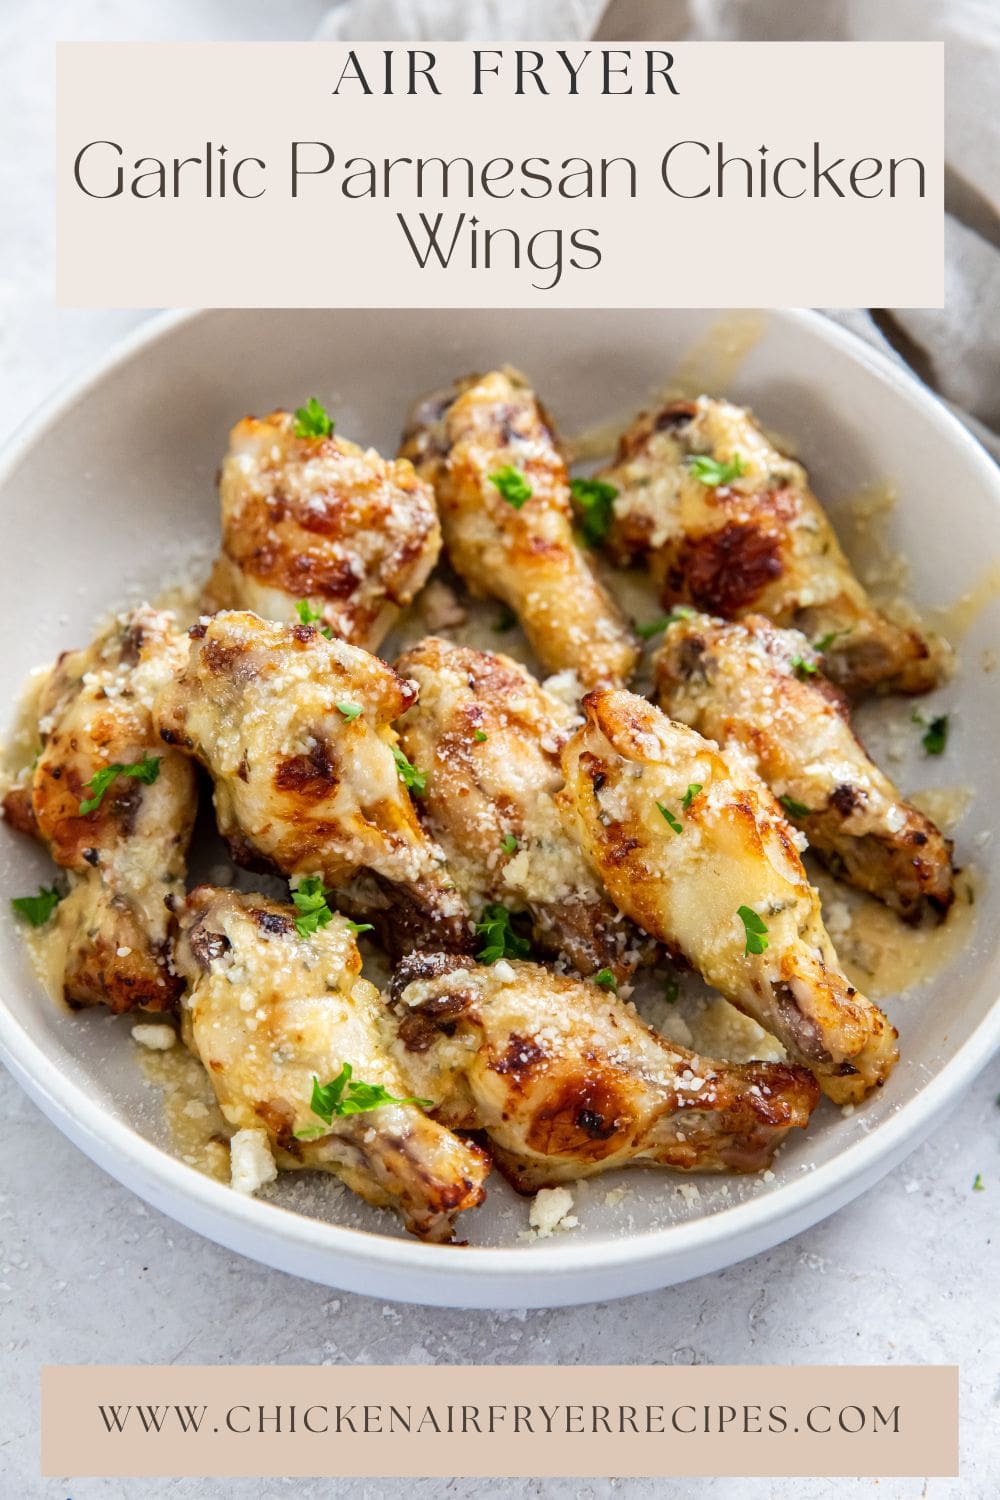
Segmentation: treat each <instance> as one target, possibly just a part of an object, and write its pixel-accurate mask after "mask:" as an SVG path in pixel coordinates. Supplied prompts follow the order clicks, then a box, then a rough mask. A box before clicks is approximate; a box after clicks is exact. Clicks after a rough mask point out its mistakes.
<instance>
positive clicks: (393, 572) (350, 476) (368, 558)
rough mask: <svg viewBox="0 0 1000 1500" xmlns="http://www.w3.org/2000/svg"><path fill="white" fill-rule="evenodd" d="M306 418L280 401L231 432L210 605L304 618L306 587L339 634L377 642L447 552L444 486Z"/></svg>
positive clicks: (372, 645) (367, 644) (369, 644)
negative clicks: (437, 492)
mask: <svg viewBox="0 0 1000 1500" xmlns="http://www.w3.org/2000/svg"><path fill="white" fill-rule="evenodd" d="M295 426H296V422H295V418H294V417H293V416H292V414H291V413H290V412H287V411H275V412H272V413H271V415H270V416H269V417H265V418H263V420H259V419H258V418H256V417H244V419H243V421H242V422H238V423H237V424H236V426H235V427H234V428H233V430H232V433H231V434H230V439H229V452H228V453H227V454H226V457H225V459H224V461H223V464H222V472H221V477H220V483H219V490H220V496H221V500H222V556H221V557H220V559H219V561H218V563H217V564H216V567H215V571H214V572H213V574H212V576H211V578H210V580H209V583H208V586H207V589H206V593H205V599H204V603H205V607H206V608H207V609H208V610H210V611H214V610H218V609H252V610H255V611H256V612H257V613H258V614H260V615H263V616H264V617H265V618H266V619H268V620H281V621H288V622H294V620H295V619H296V606H297V604H299V602H300V601H302V600H303V599H306V600H308V601H309V603H310V604H311V606H312V608H313V609H314V610H316V611H317V613H318V614H319V615H320V616H321V617H322V619H321V623H322V624H324V625H326V626H327V627H328V628H329V629H330V630H332V631H333V633H334V635H336V636H340V637H341V639H342V640H345V641H350V642H351V643H352V644H353V645H355V646H364V648H365V649H366V650H367V651H374V650H376V649H377V647H378V646H379V644H380V642H381V641H382V639H383V637H384V636H385V635H386V634H387V633H388V631H389V630H390V629H391V628H392V625H393V623H394V621H395V619H396V616H397V615H398V614H399V611H400V609H401V608H402V607H403V606H404V605H406V604H409V603H410V601H411V599H413V597H414V596H415V595H416V593H417V592H418V591H419V590H420V589H421V588H422V587H423V585H424V583H425V582H426V580H427V577H428V575H429V574H430V571H431V569H432V568H433V566H434V564H435V562H436V561H437V557H438V553H439V552H440V550H441V531H440V527H439V526H438V520H437V512H436V511H435V508H434V496H433V493H432V491H431V488H430V486H429V485H428V484H426V483H425V482H424V481H423V480H422V479H419V478H418V477H417V475H416V474H415V473H414V471H413V467H412V465H411V464H409V463H408V462H407V461H406V460H405V459H397V460H395V461H388V460H386V459H384V458H381V457H380V456H379V454H378V453H376V452H375V450H374V449H372V448H369V449H367V450H365V449H363V448H359V447H358V446H357V444H356V443H350V442H348V441H347V440H346V439H345V438H341V437H335V436H333V435H332V434H331V435H330V436H329V437H296V435H295Z"/></svg>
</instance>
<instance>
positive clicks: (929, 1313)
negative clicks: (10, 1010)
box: [0, 0, 1000, 1500]
mask: <svg viewBox="0 0 1000 1500" xmlns="http://www.w3.org/2000/svg"><path fill="white" fill-rule="evenodd" d="M323 8H324V7H323V5H322V3H319V0H302V3H298V4H286V5H282V6H276V5H273V4H271V3H269V0H238V3H237V0H233V3H231V4H229V5H222V4H219V3H213V0H170V3H169V4H167V3H166V0H159V3H154V4H153V5H150V6H144V7H141V8H140V7H138V6H135V5H134V4H128V3H127V0H75V3H73V0H38V3H31V4H18V5H15V4H13V3H11V0H7V3H6V4H4V5H3V6H2V7H0V97H2V98H3V100H4V109H3V117H2V124H0V130H2V133H3V150H2V151H0V201H2V202H3V205H4V211H3V215H2V218H0V235H2V241H3V243H2V253H0V414H2V416H0V428H2V429H3V430H4V435H6V431H8V430H11V429H12V428H13V427H14V426H16V424H17V423H18V421H19V420H20V419H21V418H22V417H23V416H25V415H26V414H27V413H28V412H29V411H31V410H32V409H33V408H34V407H35V406H36V405H37V403H38V402H39V401H41V400H42V399H43V398H44V397H45V396H46V395H47V394H48V393H49V392H50V391H51V389H52V388H53V387H54V386H55V385H56V384H57V383H58V382H59V381H60V380H62V379H63V378H65V377H66V376H67V375H69V374H71V373H72V372H74V371H75V370H76V369H78V368H79V367H81V365H83V364H84V363H86V361H87V360H88V359H90V358H91V357H92V356H93V355H94V354H96V353H97V352H99V351H100V350H102V349H104V348H105V347H106V346H107V345H108V344H109V343H110V342H111V341H112V340H113V339H114V338H116V337H117V336H118V335H119V334H120V333H121V332H123V331H124V330H125V329H127V328H128V327H130V326H132V325H133V324H134V323H135V322H136V321H137V320H138V317H139V315H138V314H132V313H97V312H94V313H81V312H76V313H73V312H64V313H57V312H56V310H55V308H54V306H53V303H52V247H51V235H52V224H51V217H52V214H51V176H50V172H51V160H52V118H53V117H52V100H51V84H52V58H51V41H52V39H53V38H56V37H65V38H70V37H81V38H82V37H97V38H117V39H126V38H136V39H139V38H143V39H144V38H156V37H163V38H182V37H192V38H195V37H199V36H204V37H223V36H232V37H241V36H242V37H253V36H281V35H286V36H289V37H292V36H304V35H308V34H309V32H310V31H311V30H312V28H313V26H314V25H315V22H316V20H317V19H318V17H319V15H320V14H321V13H322V10H323ZM998 1093H1000V1060H994V1061H993V1063H992V1064H991V1065H990V1066H989V1067H987V1069H986V1070H985V1072H984V1073H983V1074H982V1076H981V1077H980V1079H979V1081H978V1082H977V1084H976V1085H975V1087H974V1088H973V1089H972V1090H971V1091H970V1093H969V1096H968V1097H967V1098H966V1099H964V1100H963V1101H962V1103H961V1104H960V1106H959V1108H958V1109H957V1110H956V1111H955V1113H954V1114H953V1115H952V1116H951V1118H950V1119H949V1120H948V1121H947V1122H946V1123H945V1124H944V1125H943V1126H942V1127H941V1128H940V1129H939V1131H938V1132H937V1134H936V1136H935V1137H934V1138H933V1139H932V1140H931V1141H930V1142H929V1143H928V1144H927V1145H925V1146H923V1147H922V1148H921V1149H920V1150H918V1151H917V1152H916V1153H915V1154H914V1155H913V1156H911V1157H910V1159H909V1160H908V1161H907V1162H905V1163H904V1165H903V1166H902V1167H901V1168H900V1169H899V1170H898V1171H897V1172H896V1173H895V1174H894V1175H893V1176H892V1177H890V1178H889V1179H888V1180H887V1181H886V1182H884V1183H883V1184H882V1185H881V1186H879V1187H877V1188H876V1189H874V1190H873V1191H872V1192H870V1193H868V1194H867V1196H866V1197H864V1198H863V1199H862V1200H861V1201H859V1202H857V1203H855V1204H853V1205H852V1206H850V1207H848V1208H847V1209H845V1210H843V1211H842V1212H841V1213H839V1214H838V1215H837V1216H836V1217H835V1218H833V1219H832V1220H830V1221H828V1222H827V1223H825V1224H821V1225H819V1226H818V1227H816V1228H815V1229H812V1230H810V1231H809V1232H808V1233H806V1234H804V1235H801V1236H800V1237H799V1238H798V1239H796V1240H793V1241H791V1242H789V1243H787V1244H785V1245H783V1246H780V1247H779V1248H778V1249H776V1250H774V1251H772V1252H771V1253H770V1254H768V1255H765V1256H762V1257H760V1258H758V1259H756V1260H753V1261H749V1262H747V1263H745V1264H743V1265H740V1266H737V1267H734V1268H733V1269H731V1270H729V1271H727V1272H724V1273H721V1274H718V1275H715V1276H711V1277H706V1278H704V1279H702V1280H700V1281H695V1282H691V1283H689V1284H687V1285H686V1286H681V1287H675V1288H673V1289H670V1290H668V1291H664V1292H660V1293H654V1294H651V1295H649V1296H644V1297H639V1298H633V1299H630V1300H628V1301H625V1302H618V1303H611V1304H607V1305H601V1306H596V1307H588V1308H582V1309H572V1308H570V1309H563V1310H557V1311H553V1312H527V1313H516V1312H515V1313H500V1314H490V1313H482V1312H446V1311H439V1310H434V1309H424V1308H415V1307H401V1306H390V1305H388V1304H383V1303H380V1302H374V1301H371V1300H368V1299H365V1298H359V1297H352V1296H348V1295H346V1294H337V1293H334V1292H331V1291H329V1290H326V1289H324V1288H321V1287H317V1286H313V1285H310V1284H308V1283H305V1282H299V1281H296V1280H293V1279H292V1278H289V1277H286V1276H284V1275H281V1274H280V1273H278V1272H274V1271H270V1270H267V1269H265V1268H262V1267H259V1266H256V1265H253V1264H251V1263H250V1262H248V1261H245V1260H242V1259H240V1258H239V1257H238V1256H235V1255H233V1254H231V1253H230V1252H228V1251H225V1250H221V1249H218V1248H217V1247H216V1246H214V1245H211V1244H209V1243H207V1242H206V1241H204V1240H200V1239H198V1238H196V1237H195V1236H193V1235H192V1234H190V1233H188V1232H187V1231H186V1230H184V1229H181V1228H179V1227H178V1226H176V1225H174V1224H173V1223H171V1222H170V1221H168V1220H166V1219H164V1218H162V1217H160V1216H159V1215H158V1214H157V1213H155V1212H154V1211H153V1210H151V1209H148V1208H146V1207H145V1206H144V1205H143V1204H141V1203H140V1202H139V1201H138V1200H137V1199H135V1198H133V1197H132V1196H131V1195H130V1194H129V1193H127V1192H126V1191H125V1190H124V1189H123V1188H121V1187H119V1186H118V1185H117V1184H116V1183H115V1182H113V1181H112V1180H111V1179H110V1178H108V1177H105V1176H104V1175H103V1173H101V1172H100V1171H99V1170H98V1169H97V1168H96V1167H94V1166H92V1165H91V1163H90V1162H89V1161H87V1160H86V1158H84V1157H83V1156H82V1155H80V1154H79V1152H77V1151H76V1150H75V1149H74V1148H73V1147H72V1146H70V1145H69V1144H68V1142H67V1141H65V1140H64V1139H63V1138H62V1137H61V1136H60V1135H59V1134H58V1132H56V1131H55V1130H54V1129H53V1127H52V1126H50V1125H49V1124H48V1122H47V1121H46V1120H45V1119H43V1118H42V1116H41V1115H40V1114H39V1113H38V1112H37V1111H36V1110H35V1109H34V1107H33V1106H32V1105H31V1104H29V1103H28V1101H27V1100H26V1099H25V1098H24V1096H23V1095H22V1094H21V1093H20V1091H19V1089H18V1088H17V1087H16V1086H15V1085H14V1083H13V1082H12V1081H11V1080H10V1079H9V1078H8V1077H7V1076H6V1074H3V1073H0V1121H2V1125H0V1130H2V1139H3V1141H4V1142H5V1144H6V1150H5V1151H4V1152H3V1155H2V1158H0V1375H2V1380H3V1387H4V1400H3V1406H2V1414H0V1495H2V1496H3V1497H6V1496H12V1497H13V1496H17V1497H33V1496H36V1495H37V1496H45V1497H48V1496H52V1497H66V1496H72V1497H73V1500H90V1497H94V1500H97V1497H100V1500H136V1497H139V1496H142V1497H146V1496H157V1497H158V1496H168V1495H169V1496H177V1497H185V1500H187V1497H192V1500H193V1497H198V1500H207V1497H213V1500H214V1497H216V1496H220V1497H230V1496H232V1497H234V1500H235V1497H240V1500H242V1497H251V1496H252V1497H255V1500H257V1497H261V1496H265V1495H267V1496H270V1495H274V1496H280V1495H284V1494H293V1493H294V1494H295V1495H297V1496H301V1497H303V1500H312V1497H319V1496H327V1495H332V1494H337V1495H344V1496H352V1497H361V1496H365V1497H367V1496H372V1497H375V1496H381V1495H397V1494H398V1495H404V1494H405V1495H407V1496H409V1497H411V1500H425V1497H427V1500H429V1497H431V1496H439V1495H441V1494H442V1493H445V1494H448V1495H450V1496H451V1495H453V1496H456V1497H464V1496H473V1495H479V1494H483V1493H487V1492H490V1493H496V1494H501V1493H503V1494H509V1495H514V1494H518V1495H537V1494H544V1495H547V1496H553V1497H560V1500H562V1497H566V1500H569V1497H571V1496H572V1497H591V1496H595V1497H596V1496H605V1495H612V1494H614V1495H618V1494H622V1495H630V1496H636V1497H646V1496H652V1495H654V1494H655V1495H670V1496H676V1497H684V1500H688V1497H693V1500H709V1497H711V1500H723V1497H725V1500H732V1497H736V1500H772V1497H774V1500H783V1497H791V1496H793V1495H794V1496H795V1497H796V1500H821V1497H826V1496H828V1495H830V1494H834V1493H835V1494H836V1495H837V1496H843V1497H845V1500H855V1497H859V1500H860V1497H873V1500H874V1497H879V1500H916V1497H918V1496H930V1497H933V1500H945V1497H948V1500H986V1497H992V1496H995V1495H996V1493H997V1484H998V1482H1000V1480H998V1475H1000V1437H998V1425H1000V1343H998V1335H997V1322H996V1319H997V1308H998V1306H1000V1269H998V1256H997V1247H996V1244H995V1243H994V1241H995V1240H997V1239H998V1237H1000V1233H998V1232H1000V1219H998V1209H1000V1150H998V1147H1000V1109H998V1107H997V1096H998ZM977 1173H981V1174H982V1178H983V1182H984V1184H985V1191H982V1192H973V1190H972V1184H973V1181H974V1179H975V1177H976V1174H977ZM136 1360H142V1361H149V1362H163V1363H170V1362H185V1363H212V1362H216V1361H218V1362H226V1361H233V1362H240V1363H269V1362H276V1363H310V1362H335V1363H393V1362H398V1363H415V1364H422V1363H428V1362H434V1361H451V1362H463V1361H482V1362H496V1363H508V1362H509V1363H518V1362H524V1363H528V1362H532V1363H534V1362H538V1363H558V1362H574V1361H587V1362H591V1361H594V1362H605V1363H617V1362H628V1361H632V1360H637V1361H649V1362H652V1361H662V1362H668V1363H671V1362H672V1363H679V1364H684V1363H691V1362H708V1363H747V1362H748V1363H762V1364H765V1363H785V1362H791V1363H813V1362H815V1363H863V1362H871V1363H888V1364H891V1363H910V1362H912V1363H919V1362H923V1361H926V1362H942V1363H955V1362H957V1363H959V1364H960V1365H961V1367H962V1430H963V1441H962V1467H963V1477H962V1478H961V1479H960V1480H934V1479H931V1480H929V1481H926V1482H925V1481H924V1480H919V1479H918V1480H903V1481H894V1480H882V1481H881V1482H876V1481H860V1480H859V1481H851V1480H841V1481H829V1480H788V1481H784V1482H782V1481H772V1480H744V1481H741V1482H739V1484H738V1485H734V1482H733V1481H731V1480H718V1481H713V1480H703V1481H700V1482H699V1481H687V1480H683V1481H669V1480H666V1481H657V1482H655V1483H654V1482H641V1481H614V1480H600V1481H580V1480H565V1481H547V1482H532V1483H525V1484H520V1485H519V1484H515V1483H512V1482H511V1483H503V1484H500V1483H497V1484H494V1485H488V1484H486V1483H483V1482H480V1481H468V1482H463V1481H460V1480H455V1481H450V1482H442V1481H439V1480H426V1481H406V1482H398V1483H389V1482H385V1481H372V1482H369V1483H367V1484H366V1483H363V1482H360V1481H355V1482H350V1483H349V1482H337V1481H333V1480H329V1481H312V1482H310V1481H303V1480H288V1481H283V1482H282V1481H270V1482H267V1483H264V1482H261V1481H256V1480H247V1481H232V1482H229V1483H225V1484H223V1483H219V1482H206V1481H203V1480H162V1481H159V1482H156V1481H115V1480H74V1481H68V1480H51V1481H42V1480H40V1479H39V1478H38V1450H37V1415H38V1370H39V1366H40V1365H42V1364H44V1363H46V1362H57V1361H58V1362H81V1363H83V1362H91V1363H98V1362H107V1363H118V1362H120V1363H131V1362H134V1361H136Z"/></svg>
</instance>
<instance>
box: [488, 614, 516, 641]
mask: <svg viewBox="0 0 1000 1500" xmlns="http://www.w3.org/2000/svg"><path fill="white" fill-rule="evenodd" d="M516 624H517V615H516V614H515V613H514V611H513V610H512V609H506V608H505V609H504V610H503V611H502V613H501V614H499V615H498V616H497V622H496V624H495V625H494V626H493V629H494V630H495V631H496V633H497V635H506V633H507V631H508V630H513V629H514V626H515V625H516Z"/></svg>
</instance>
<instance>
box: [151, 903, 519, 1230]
mask: <svg viewBox="0 0 1000 1500" xmlns="http://www.w3.org/2000/svg"><path fill="white" fill-rule="evenodd" d="M177 964H178V967H179V969H180V971H181V973H182V974H183V975H184V977H185V978H186V979H187V981H188V984H189V986H190V991H189V993H188V995H187V996H186V997H185V1000H184V1009H183V1023H184V1032H185V1037H186V1039H187V1040H188V1043H189V1045H190V1046H191V1047H192V1049H193V1050H194V1051H195V1052H196V1053H197V1055H198V1056H199V1057H200V1058H201V1060H202V1062H203V1063H204V1065H205V1068H206V1070H207V1072H208V1076H209V1078H210V1079H211V1081H212V1086H213V1088H214V1090H215V1094H216V1097H217V1099H218V1101H219V1108H220V1109H221V1110H222V1113H223V1115H224V1116H225V1118H226V1119H227V1120H228V1122H229V1124H230V1125H235V1126H236V1127H237V1128H238V1129H241V1130H254V1129H256V1130H261V1129H263V1130H266V1131H267V1134H268V1137H269V1139H270V1141H271V1143H272V1145H273V1146H274V1147H275V1148H276V1150H277V1152H278V1162H279V1165H280V1166H283V1167H290V1168H294V1167H309V1168H314V1169H316V1170H319V1171H325V1172H334V1173H336V1175H337V1176H338V1177H341V1178H343V1180H344V1181H345V1182H346V1183H347V1185H348V1187H350V1188H351V1189H353V1191H354V1192H356V1193H357V1194H359V1196H360V1197H362V1198H364V1199H365V1200H366V1202H368V1203H373V1204H375V1205H376V1206H379V1207H382V1206H386V1207H391V1208H394V1209H396V1210H397V1211H398V1212H399V1213H400V1214H401V1215H402V1217H403V1219H404V1221H405V1223H406V1226H407V1228H408V1229H410V1230H411V1231H412V1232H413V1233H414V1234H417V1235H420V1236H421V1237H422V1238H424V1239H429V1240H437V1241H443V1240H449V1239H450V1238H451V1233H452V1223H453V1220H454V1217H455V1215H456V1214H457V1213H459V1212H461V1211H462V1210H463V1209H467V1208H475V1207H476V1205H477V1204H479V1203H481V1202H482V1200H483V1198H484V1196H485V1194H484V1192H483V1181H484V1180H485V1177H486V1174H487V1172H488V1171H489V1160H488V1158H487V1157H486V1155H485V1153H484V1152H483V1151H481V1150H480V1149H479V1148H478V1147H477V1146H474V1145H470V1144H467V1143H466V1142H464V1141H461V1140H459V1139H458V1137H457V1136H455V1135H453V1134H452V1133H451V1131H450V1130H448V1129H446V1128H445V1127H444V1126H443V1125H440V1124H438V1123H437V1122H436V1121H435V1120H432V1119H429V1118H428V1116H427V1115H426V1114H425V1113H424V1110H423V1108H422V1107H421V1105H420V1104H419V1103H417V1102H415V1101H414V1100H413V1099H411V1097H410V1095H411V1090H410V1088H409V1086H408V1084H407V1082H406V1080H405V1079H404V1078H403V1077H402V1075H401V1073H400V1071H399V1069H398V1067H397V1065H396V1064H395V1063H394V1062H393V1060H392V1057H391V1055H390V1052H389V1050H388V1049H389V1046H390V1044H391V1041H392V1037H391V1035H390V1028H389V1026H388V1021H389V1018H388V1016H387V1013H386V1009H385V1006H384V1004H383V1001H382V997H381V996H380V995H379V992H378V990H377V989H376V988H375V986H374V985H372V984H369V983H368V981H367V980H365V979H362V978H361V977H360V976H361V957H360V955H359V953H358V948H357V944H356V942H355V940H354V935H353V933H352V931H351V929H350V926H349V924H348V922H347V921H346V920H345V919H344V918H343V917H341V916H334V918H333V920H332V921H331V922H329V923H328V925H327V926H325V927H321V928H320V929H319V930H318V931H316V932H314V933H310V934H308V935H307V936H304V937H303V936H300V935H299V933H298V932H297V930H296V926H295V912H294V910H292V909H291V908H289V907H287V906H281V905H278V904H276V903H275V902H273V901H268V900H266V899H265V898H264V897H263V896H256V895H241V894H239V893H237V892H236V891H233V890H219V889H216V888H214V887H212V886H199V887H198V888H197V889H196V890H194V891H193V892H192V893H191V895H190V896H189V897H188V900H187V904H186V906H185V908H184V910H183V913H182V915H181V938H180V941H179V943H178V952H177ZM345 1066H349V1068H350V1074H349V1081H348V1082H347V1083H346V1084H345V1086H344V1088H343V1089H342V1091H341V1097H340V1101H339V1107H340V1108H343V1107H344V1105H345V1104H346V1106H347V1108H350V1107H351V1106H352V1104H354V1103H356V1102H357V1100H358V1092H359V1085H361V1086H365V1085H367V1086H374V1088H375V1089H376V1090H384V1091H385V1093H386V1094H388V1095H391V1096H392V1098H391V1099H387V1100H386V1101H385V1102H383V1103H379V1104H378V1105H377V1107H375V1108H370V1107H368V1105H369V1104H370V1103H371V1102H372V1097H371V1088H369V1089H368V1090H366V1092H367V1094H368V1100H367V1102H366V1103H365V1108H364V1109H363V1111H361V1112H358V1113H343V1114H340V1113H337V1112H336V1111H334V1112H333V1113H332V1118H331V1119H330V1120H329V1121H326V1120H325V1119H324V1118H321V1117H320V1116H319V1115H317V1114H316V1113H315V1112H314V1111H313V1108H312V1099H313V1080H314V1079H315V1080H317V1081H318V1083H319V1085H320V1086H321V1088H322V1087H325V1086H326V1085H327V1084H329V1083H330V1082H332V1081H333V1080H335V1079H337V1078H338V1077H341V1076H342V1075H343V1070H344V1068H345Z"/></svg>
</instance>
